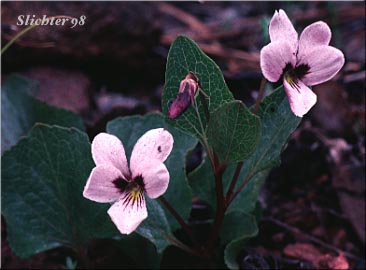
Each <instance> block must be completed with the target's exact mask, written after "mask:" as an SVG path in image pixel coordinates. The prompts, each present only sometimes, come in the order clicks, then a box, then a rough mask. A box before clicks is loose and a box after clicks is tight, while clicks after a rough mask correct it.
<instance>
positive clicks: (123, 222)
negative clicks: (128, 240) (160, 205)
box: [108, 197, 147, 234]
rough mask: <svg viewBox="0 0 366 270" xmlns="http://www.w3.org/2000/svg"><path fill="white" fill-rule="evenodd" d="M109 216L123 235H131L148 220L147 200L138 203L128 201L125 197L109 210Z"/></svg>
mask: <svg viewBox="0 0 366 270" xmlns="http://www.w3.org/2000/svg"><path fill="white" fill-rule="evenodd" d="M108 215H109V216H110V217H111V219H112V221H113V223H114V224H115V225H116V226H117V229H118V230H119V231H120V232H121V233H122V234H130V233H132V232H133V231H134V230H136V228H137V227H138V226H139V225H140V223H141V222H142V221H143V220H144V219H145V218H147V209H146V202H145V198H144V197H142V200H141V201H140V202H136V201H126V200H125V197H121V199H120V200H119V201H118V202H116V203H114V204H113V205H112V206H111V207H110V208H109V210H108Z"/></svg>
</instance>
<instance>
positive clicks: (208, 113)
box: [199, 90, 210, 123]
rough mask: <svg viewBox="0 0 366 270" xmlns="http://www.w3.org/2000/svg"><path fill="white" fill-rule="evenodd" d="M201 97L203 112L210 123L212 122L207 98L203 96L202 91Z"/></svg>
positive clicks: (200, 92)
mask: <svg viewBox="0 0 366 270" xmlns="http://www.w3.org/2000/svg"><path fill="white" fill-rule="evenodd" d="M199 96H200V99H201V103H202V106H203V110H204V112H205V116H206V122H207V123H208V122H210V111H209V110H208V105H207V102H206V98H205V96H204V95H203V93H202V91H201V90H200V91H199Z"/></svg>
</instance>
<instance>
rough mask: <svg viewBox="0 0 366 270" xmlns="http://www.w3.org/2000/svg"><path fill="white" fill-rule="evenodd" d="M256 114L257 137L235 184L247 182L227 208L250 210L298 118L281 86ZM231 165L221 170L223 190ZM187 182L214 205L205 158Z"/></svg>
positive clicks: (210, 172) (213, 187) (299, 119)
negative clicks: (257, 124) (254, 147)
mask: <svg viewBox="0 0 366 270" xmlns="http://www.w3.org/2000/svg"><path fill="white" fill-rule="evenodd" d="M258 116H259V117H260V119H261V123H262V126H261V129H262V131H261V137H260V140H259V143H258V145H257V148H256V149H255V151H254V153H253V154H252V155H251V156H250V158H249V159H247V160H246V161H245V162H244V163H243V167H242V169H241V171H240V174H239V178H238V179H239V180H238V183H237V187H238V185H240V183H242V181H244V179H249V182H248V184H247V185H246V186H245V188H244V189H243V190H242V191H241V192H240V193H239V194H238V196H237V197H236V198H235V200H234V201H233V202H232V203H231V205H230V206H229V210H230V211H233V210H242V211H245V212H247V213H250V212H252V211H253V209H254V208H255V203H256V201H257V197H258V194H259V191H260V188H261V186H262V184H263V183H264V180H265V179H266V177H267V175H268V173H269V172H270V170H271V169H272V168H273V167H274V166H276V165H278V164H279V161H280V154H281V151H282V149H283V147H284V146H285V144H286V142H287V140H288V138H289V136H290V135H291V133H292V132H293V131H294V130H295V129H296V127H297V126H298V124H299V123H300V121H301V118H299V117H296V116H295V115H294V114H293V113H292V111H291V109H290V106H289V103H288V100H287V97H286V95H285V92H284V91H283V89H282V87H281V88H280V89H278V90H276V91H274V92H273V93H272V94H271V95H270V96H268V97H267V98H265V100H264V101H263V102H262V103H261V106H260V108H259V111H258ZM235 168H236V163H234V162H232V163H230V164H229V165H228V167H227V169H226V170H225V172H224V175H223V184H224V189H225V190H227V189H228V187H229V185H230V182H231V179H232V177H233V175H234V171H235ZM189 183H190V185H191V187H192V190H193V194H194V195H196V196H198V197H199V198H201V199H202V200H205V201H206V202H208V203H209V205H211V207H213V208H214V207H215V206H216V198H215V196H214V194H215V193H214V192H213V191H214V190H215V180H214V175H213V173H212V169H211V167H210V163H209V162H208V160H207V159H206V160H205V161H204V162H203V163H202V164H201V165H200V166H199V167H198V168H197V169H196V170H194V171H193V172H192V173H190V175H189Z"/></svg>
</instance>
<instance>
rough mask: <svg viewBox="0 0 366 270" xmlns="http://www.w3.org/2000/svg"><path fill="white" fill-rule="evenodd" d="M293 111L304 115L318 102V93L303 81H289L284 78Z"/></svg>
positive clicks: (298, 114) (299, 115)
mask: <svg viewBox="0 0 366 270" xmlns="http://www.w3.org/2000/svg"><path fill="white" fill-rule="evenodd" d="M283 86H284V88H285V92H286V95H287V97H288V100H289V103H290V107H291V111H292V112H293V113H294V114H295V115H296V116H298V117H303V116H304V114H306V113H307V112H308V111H309V110H310V109H311V108H312V107H313V106H314V105H315V103H316V95H315V94H314V92H313V91H311V89H310V88H309V87H307V86H306V85H305V84H304V83H303V82H302V81H300V80H297V81H296V82H295V83H294V82H292V83H289V82H288V81H287V80H285V79H284V80H283Z"/></svg>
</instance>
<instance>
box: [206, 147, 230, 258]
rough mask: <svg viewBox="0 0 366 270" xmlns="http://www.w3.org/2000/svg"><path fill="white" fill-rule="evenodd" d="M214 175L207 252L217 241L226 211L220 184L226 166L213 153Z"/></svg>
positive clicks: (211, 250)
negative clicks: (212, 213) (211, 222)
mask: <svg viewBox="0 0 366 270" xmlns="http://www.w3.org/2000/svg"><path fill="white" fill-rule="evenodd" d="M213 169H214V174H215V181H216V201H217V202H216V205H217V206H216V215H215V220H214V224H213V227H212V229H211V232H210V234H209V237H208V240H207V243H206V248H207V251H208V252H211V253H212V252H213V249H214V247H215V244H216V242H217V239H218V234H219V230H220V227H221V224H222V221H223V220H224V215H225V211H226V201H225V197H224V189H223V184H222V175H223V174H224V171H225V169H226V166H224V165H223V164H221V163H220V162H219V159H218V157H217V155H216V154H215V153H214V167H213Z"/></svg>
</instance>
